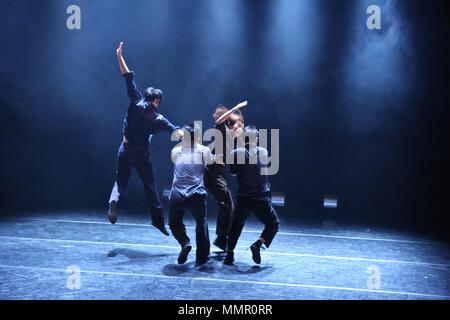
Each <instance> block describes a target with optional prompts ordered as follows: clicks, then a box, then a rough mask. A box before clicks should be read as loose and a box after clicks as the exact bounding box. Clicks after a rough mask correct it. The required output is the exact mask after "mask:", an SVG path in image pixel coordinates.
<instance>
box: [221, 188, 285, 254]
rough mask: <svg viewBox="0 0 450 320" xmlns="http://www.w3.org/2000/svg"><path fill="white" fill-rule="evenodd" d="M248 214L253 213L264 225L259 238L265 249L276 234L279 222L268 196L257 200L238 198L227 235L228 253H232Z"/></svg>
mask: <svg viewBox="0 0 450 320" xmlns="http://www.w3.org/2000/svg"><path fill="white" fill-rule="evenodd" d="M250 213H254V214H255V215H256V217H257V218H258V219H259V220H261V222H262V223H264V230H263V232H262V234H261V238H263V239H264V240H265V245H266V247H267V248H268V247H269V246H270V244H271V243H272V240H273V238H274V237H275V235H276V234H277V232H278V227H279V224H280V222H279V220H278V216H277V213H276V211H275V209H274V208H273V206H272V200H271V197H270V195H267V196H263V197H258V198H250V197H239V196H238V197H237V201H236V210H235V212H234V219H233V223H232V224H231V230H230V234H229V235H228V250H229V251H233V250H234V248H235V247H236V244H237V242H238V239H239V237H240V236H241V233H242V229H243V228H244V224H245V221H246V220H247V218H248V217H249V215H250Z"/></svg>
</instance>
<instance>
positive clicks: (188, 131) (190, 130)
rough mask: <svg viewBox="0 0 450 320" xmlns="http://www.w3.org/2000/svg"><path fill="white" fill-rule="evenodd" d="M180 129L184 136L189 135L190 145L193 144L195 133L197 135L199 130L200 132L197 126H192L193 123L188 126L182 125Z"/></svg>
mask: <svg viewBox="0 0 450 320" xmlns="http://www.w3.org/2000/svg"><path fill="white" fill-rule="evenodd" d="M182 129H183V130H184V132H185V134H189V138H190V140H191V143H192V144H194V143H195V134H196V133H197V135H198V134H199V130H200V128H199V126H198V125H194V124H193V123H190V124H188V125H184V126H183V127H182ZM186 138H187V137H186Z"/></svg>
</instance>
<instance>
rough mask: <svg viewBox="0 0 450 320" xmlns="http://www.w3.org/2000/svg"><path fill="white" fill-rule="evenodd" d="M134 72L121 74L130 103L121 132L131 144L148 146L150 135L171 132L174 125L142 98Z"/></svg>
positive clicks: (174, 128)
mask: <svg viewBox="0 0 450 320" xmlns="http://www.w3.org/2000/svg"><path fill="white" fill-rule="evenodd" d="M133 76H134V72H129V73H125V74H124V75H123V77H124V79H125V83H126V87H127V93H128V97H129V98H130V104H129V105H128V110H127V113H126V116H125V119H124V122H123V133H124V136H125V138H126V139H127V141H128V143H129V144H130V145H132V146H138V147H148V145H149V138H150V135H153V134H155V133H158V132H160V131H166V132H169V133H172V132H173V131H174V130H176V129H178V128H179V127H177V126H174V125H173V124H172V123H171V122H170V121H169V120H167V119H166V118H165V117H164V116H162V115H161V114H159V113H157V112H156V108H155V106H154V105H153V104H152V103H150V102H147V101H145V100H144V97H143V95H142V94H141V92H140V91H139V90H138V89H137V87H136V83H135V82H134V79H133Z"/></svg>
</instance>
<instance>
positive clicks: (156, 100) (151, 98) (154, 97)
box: [144, 87, 163, 108]
mask: <svg viewBox="0 0 450 320" xmlns="http://www.w3.org/2000/svg"><path fill="white" fill-rule="evenodd" d="M144 99H145V101H147V102H151V103H152V104H153V105H154V106H155V107H156V108H158V107H159V104H160V103H161V101H162V100H163V92H162V90H161V89H155V88H153V87H148V88H147V89H145V90H144Z"/></svg>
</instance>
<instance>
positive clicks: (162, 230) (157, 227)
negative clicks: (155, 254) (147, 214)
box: [152, 221, 169, 236]
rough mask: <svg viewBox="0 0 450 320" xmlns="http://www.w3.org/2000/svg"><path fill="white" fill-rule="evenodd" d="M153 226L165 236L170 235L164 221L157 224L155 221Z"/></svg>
mask: <svg viewBox="0 0 450 320" xmlns="http://www.w3.org/2000/svg"><path fill="white" fill-rule="evenodd" d="M152 226H154V227H155V228H156V229H158V230H159V231H161V232H162V233H163V234H165V235H166V236H168V235H169V231H167V229H166V226H165V224H164V221H160V222H156V221H153V222H152Z"/></svg>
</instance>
